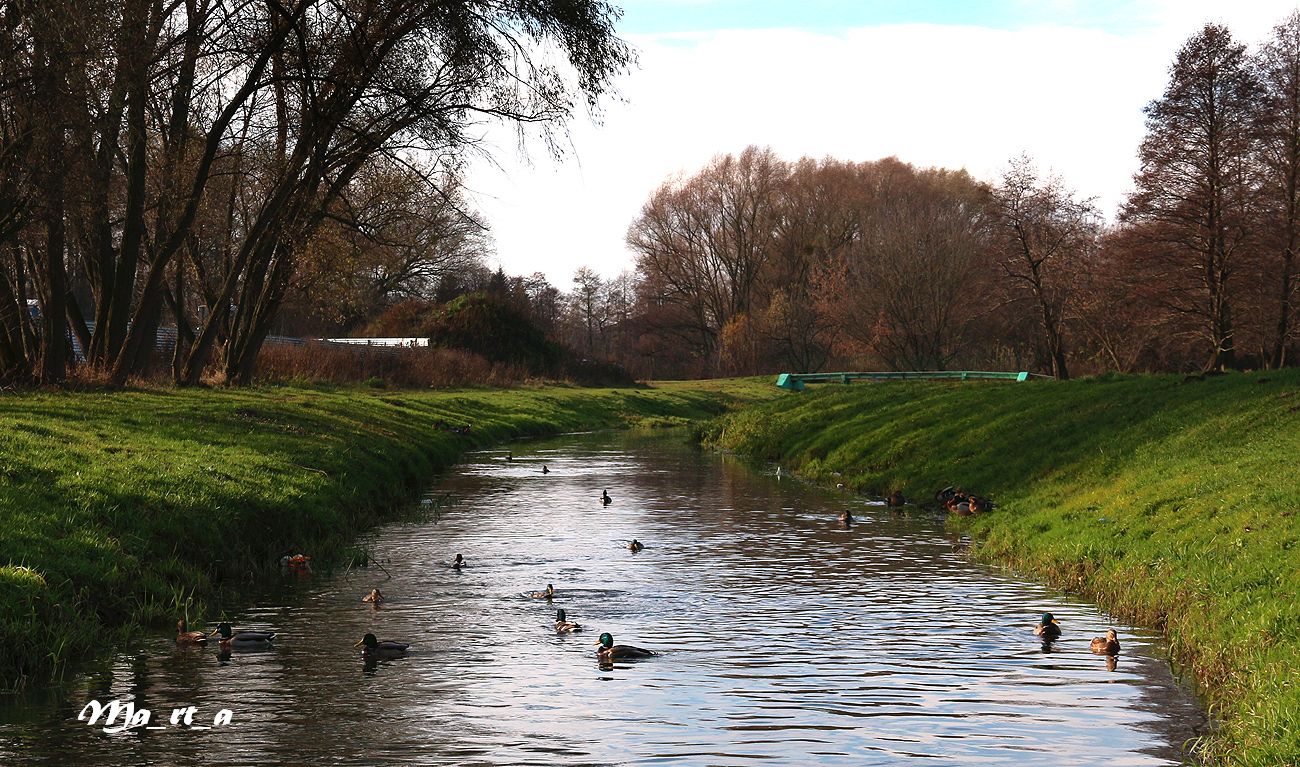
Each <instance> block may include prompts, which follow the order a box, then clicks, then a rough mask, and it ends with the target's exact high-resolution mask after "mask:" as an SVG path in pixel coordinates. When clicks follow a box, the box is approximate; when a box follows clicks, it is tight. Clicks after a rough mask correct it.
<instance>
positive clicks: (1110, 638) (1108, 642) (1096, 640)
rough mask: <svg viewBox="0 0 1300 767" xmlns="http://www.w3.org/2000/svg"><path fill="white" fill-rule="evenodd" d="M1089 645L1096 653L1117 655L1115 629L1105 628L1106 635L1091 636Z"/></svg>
mask: <svg viewBox="0 0 1300 767" xmlns="http://www.w3.org/2000/svg"><path fill="white" fill-rule="evenodd" d="M1089 647H1090V649H1091V650H1092V651H1093V652H1094V653H1096V654H1098V655H1119V636H1118V635H1117V634H1116V633H1115V629H1107V630H1106V636H1104V637H1093V638H1092V644H1091V645H1089Z"/></svg>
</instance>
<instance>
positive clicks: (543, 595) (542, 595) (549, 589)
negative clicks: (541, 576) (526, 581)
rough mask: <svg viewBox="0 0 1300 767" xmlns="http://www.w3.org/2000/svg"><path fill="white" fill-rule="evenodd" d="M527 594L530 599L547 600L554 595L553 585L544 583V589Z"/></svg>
mask: <svg viewBox="0 0 1300 767" xmlns="http://www.w3.org/2000/svg"><path fill="white" fill-rule="evenodd" d="M528 596H529V597H531V598H532V599H547V600H549V599H551V598H552V597H554V596H555V587H554V586H552V585H551V584H549V583H548V584H546V591H532V592H529V594H528Z"/></svg>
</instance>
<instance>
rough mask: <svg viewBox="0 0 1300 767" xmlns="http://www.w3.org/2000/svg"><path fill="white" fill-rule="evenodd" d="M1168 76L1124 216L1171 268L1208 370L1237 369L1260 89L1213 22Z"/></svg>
mask: <svg viewBox="0 0 1300 767" xmlns="http://www.w3.org/2000/svg"><path fill="white" fill-rule="evenodd" d="M1169 74H1170V77H1169V85H1168V86H1167V87H1166V88H1165V92H1164V94H1163V95H1162V96H1161V97H1160V98H1158V99H1156V100H1155V101H1152V102H1151V104H1150V105H1149V106H1147V108H1146V117H1147V121H1146V125H1147V135H1146V138H1145V139H1144V140H1143V141H1142V146H1141V149H1140V150H1139V156H1140V158H1141V162H1142V168H1141V171H1140V172H1139V173H1138V175H1137V176H1136V177H1135V178H1134V182H1135V185H1136V191H1135V192H1134V193H1133V195H1132V196H1131V197H1130V198H1129V200H1128V203H1127V205H1126V206H1125V210H1124V215H1123V218H1124V220H1125V221H1126V222H1128V223H1129V224H1131V225H1133V226H1135V227H1138V230H1139V231H1140V232H1142V233H1143V235H1144V236H1145V238H1146V240H1147V242H1148V243H1149V254H1150V255H1149V257H1151V258H1155V259H1160V260H1161V261H1163V262H1164V263H1165V264H1166V265H1167V268H1166V269H1165V270H1164V273H1165V274H1166V275H1167V277H1168V281H1167V283H1166V285H1165V286H1164V288H1165V298H1164V299H1163V301H1162V303H1163V304H1164V305H1165V306H1166V307H1167V308H1168V309H1169V310H1171V311H1174V312H1179V313H1182V314H1185V315H1188V316H1190V317H1194V318H1196V319H1197V320H1198V322H1199V325H1200V332H1201V334H1202V335H1203V337H1204V340H1205V341H1206V346H1207V348H1208V350H1209V354H1208V356H1207V361H1206V367H1207V368H1213V369H1223V368H1229V367H1234V366H1235V365H1236V342H1235V332H1234V326H1233V288H1234V287H1235V283H1234V277H1235V276H1236V273H1237V271H1238V269H1239V267H1240V266H1241V260H1242V258H1243V256H1244V251H1245V249H1246V247H1247V244H1248V240H1247V236H1248V234H1249V232H1250V228H1251V224H1252V215H1253V212H1254V211H1253V210H1252V206H1253V204H1254V198H1255V192H1254V188H1253V185H1252V183H1251V181H1252V170H1253V169H1252V167H1251V158H1252V154H1253V151H1252V150H1253V148H1254V145H1253V141H1254V136H1255V131H1254V128H1255V123H1254V121H1255V105H1256V104H1257V103H1258V101H1259V98H1260V95H1261V90H1260V86H1259V81H1258V79H1257V78H1256V76H1255V73H1254V71H1253V70H1252V69H1251V67H1250V66H1249V59H1248V58H1247V56H1246V48H1245V46H1244V45H1242V44H1240V43H1238V42H1237V41H1236V40H1234V39H1233V37H1232V33H1231V32H1229V31H1228V29H1227V28H1226V27H1223V26H1219V25H1215V24H1207V25H1206V26H1205V28H1204V29H1203V30H1201V32H1200V33H1198V34H1197V35H1195V36H1193V37H1192V39H1190V40H1189V41H1188V42H1187V43H1186V44H1185V45H1184V46H1183V47H1182V48H1181V49H1180V50H1179V51H1178V54H1177V56H1176V57H1175V60H1174V64H1173V66H1172V67H1171V68H1170V73H1169Z"/></svg>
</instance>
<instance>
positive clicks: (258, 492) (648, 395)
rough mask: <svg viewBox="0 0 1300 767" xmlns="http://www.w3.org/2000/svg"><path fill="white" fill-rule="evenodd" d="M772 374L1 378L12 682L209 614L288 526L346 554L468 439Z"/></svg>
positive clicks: (1, 602)
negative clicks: (238, 387) (432, 386)
mask: <svg viewBox="0 0 1300 767" xmlns="http://www.w3.org/2000/svg"><path fill="white" fill-rule="evenodd" d="M771 391H772V389H771V387H770V386H769V385H768V384H767V383H766V382H755V381H731V382H725V383H719V382H705V383H701V384H662V385H659V386H653V387H649V388H638V389H629V388H622V389H580V388H565V387H547V388H536V389H513V390H497V391H493V390H460V391H450V392H429V391H384V390H368V389H359V388H349V389H334V390H328V389H295V388H265V389H253V390H244V391H210V390H181V391H178V390H157V391H130V392H115V393H69V392H58V393H20V394H9V395H3V396H0V680H2V682H3V689H9V688H12V687H15V686H18V685H20V684H22V682H23V681H24V680H28V679H39V678H42V677H44V676H46V675H48V674H50V673H51V672H54V673H57V672H58V671H59V669H61V668H62V667H63V666H65V664H66V663H67V662H68V661H69V659H74V658H76V657H78V656H79V655H81V654H82V653H83V652H84V651H86V650H87V648H89V647H90V646H91V644H92V643H96V644H102V643H104V642H105V641H106V639H108V638H106V637H105V633H106V629H109V630H112V631H113V633H118V634H120V633H121V632H122V631H123V630H130V628H131V627H135V626H140V625H159V624H162V625H170V623H172V622H174V621H175V620H176V616H177V614H178V613H179V612H180V611H182V610H184V609H186V607H187V606H188V611H189V614H190V617H191V620H194V619H196V618H200V617H202V615H203V613H204V605H205V604H211V603H213V602H214V598H215V597H216V596H217V595H218V594H220V593H221V592H222V590H223V588H224V587H228V586H231V585H235V586H238V585H239V584H240V583H242V582H247V581H248V580H249V579H250V578H255V577H258V576H259V575H260V574H262V573H264V572H265V570H266V568H268V567H274V563H275V562H276V561H277V560H278V558H279V556H280V554H281V553H282V552H283V551H284V550H285V549H286V547H289V546H291V545H292V546H295V547H297V548H298V549H299V550H305V551H308V552H310V553H312V554H313V555H316V557H317V558H318V560H320V559H325V560H328V559H329V558H330V557H331V556H338V555H339V553H340V552H341V551H342V550H343V549H344V548H345V547H346V546H348V545H349V543H350V542H351V541H352V540H354V538H355V535H356V532H357V531H358V529H360V528H362V527H364V526H366V525H369V524H373V523H374V522H376V521H378V520H379V519H381V518H382V517H383V516H384V515H385V514H386V513H389V512H391V510H392V509H393V507H394V505H395V504H397V503H400V502H402V501H405V500H408V499H409V498H411V494H412V492H413V491H414V489H415V488H417V487H418V486H420V485H422V484H425V483H428V482H429V481H430V478H431V475H432V474H433V472H435V471H437V470H438V469H440V468H444V467H446V466H448V465H450V464H451V463H452V462H454V461H455V460H456V459H457V457H458V456H460V455H461V454H462V453H463V452H464V451H465V450H468V449H471V448H474V447H477V446H482V445H487V444H492V443H496V442H501V441H504V440H507V439H512V438H517V437H525V436H540V435H546V434H555V433H559V432H564V431H571V430H580V429H590V428H600V427H613V426H629V425H632V426H635V425H663V424H672V423H685V422H686V421H688V420H694V419H700V418H707V417H711V416H715V415H718V414H719V413H721V412H722V411H723V409H724V408H725V407H726V406H728V405H729V404H732V403H735V402H743V401H751V400H753V399H755V398H762V397H767V396H771ZM461 426H469V427H470V429H469V431H468V433H467V434H462V433H457V431H455V430H454V428H449V427H461ZM109 641H111V639H110V640H109Z"/></svg>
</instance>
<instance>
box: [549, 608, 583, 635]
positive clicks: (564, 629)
mask: <svg viewBox="0 0 1300 767" xmlns="http://www.w3.org/2000/svg"><path fill="white" fill-rule="evenodd" d="M566 617H567V616H565V614H564V611H563V610H556V611H555V633H557V634H572V633H573V632H575V631H582V626H579V625H578V624H576V623H574V622H573V621H570V620H566Z"/></svg>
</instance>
